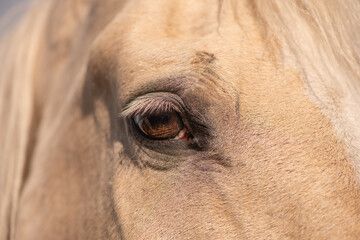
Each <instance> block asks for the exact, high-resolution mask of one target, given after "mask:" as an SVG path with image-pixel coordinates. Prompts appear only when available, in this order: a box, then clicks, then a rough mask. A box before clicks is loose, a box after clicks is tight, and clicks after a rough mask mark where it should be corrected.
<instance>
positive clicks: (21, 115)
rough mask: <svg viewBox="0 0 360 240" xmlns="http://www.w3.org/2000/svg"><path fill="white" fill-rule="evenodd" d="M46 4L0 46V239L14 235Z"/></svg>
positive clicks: (12, 32) (38, 7) (35, 11)
mask: <svg viewBox="0 0 360 240" xmlns="http://www.w3.org/2000/svg"><path fill="white" fill-rule="evenodd" d="M47 2H48V3H47ZM47 2H46V1H44V3H42V4H41V7H40V6H37V5H34V7H33V10H32V11H30V12H28V13H27V14H26V16H24V17H23V19H22V20H21V21H20V22H19V23H18V24H17V26H16V27H15V28H14V29H12V30H11V31H10V32H9V33H8V34H7V35H6V36H5V37H3V39H2V41H1V45H0V56H1V58H0V66H1V71H0V239H13V237H11V236H13V234H14V233H13V232H12V229H13V228H12V226H13V225H14V223H15V219H16V210H17V203H18V199H19V194H20V191H21V187H22V181H23V176H24V174H25V162H26V158H27V147H28V145H29V139H30V125H31V119H32V113H33V102H34V77H33V76H34V74H35V69H36V64H37V63H36V59H37V53H38V51H39V49H40V48H41V46H40V41H41V36H42V33H43V32H44V30H43V29H44V25H45V23H46V21H45V20H46V16H47V8H48V7H49V5H50V2H51V1H47Z"/></svg>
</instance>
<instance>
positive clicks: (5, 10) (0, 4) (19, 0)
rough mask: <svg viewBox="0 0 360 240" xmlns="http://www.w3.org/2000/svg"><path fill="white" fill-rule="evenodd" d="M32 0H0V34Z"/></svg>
mask: <svg viewBox="0 0 360 240" xmlns="http://www.w3.org/2000/svg"><path fill="white" fill-rule="evenodd" d="M31 1H32V0H0V36H1V34H2V33H3V32H5V31H6V29H8V28H9V26H10V25H11V24H12V23H14V22H15V21H16V19H18V18H19V17H20V16H21V15H22V13H24V12H25V11H26V9H27V6H28V4H29V3H30V2H31Z"/></svg>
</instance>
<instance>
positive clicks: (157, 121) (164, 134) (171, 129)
mask: <svg viewBox="0 0 360 240" xmlns="http://www.w3.org/2000/svg"><path fill="white" fill-rule="evenodd" d="M133 121H134V124H135V125H136V126H137V128H138V129H139V130H140V131H141V132H142V133H143V134H144V135H145V136H146V137H148V138H151V139H154V140H164V139H170V138H176V137H179V134H180V135H183V134H182V132H184V131H182V130H183V129H184V124H183V122H182V120H181V118H180V116H179V114H178V113H177V112H176V111H166V112H155V113H151V114H146V115H142V114H137V115H136V116H135V117H134V118H133Z"/></svg>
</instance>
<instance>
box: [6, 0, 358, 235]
mask: <svg viewBox="0 0 360 240" xmlns="http://www.w3.org/2000/svg"><path fill="white" fill-rule="evenodd" d="M55 3H56V1H40V3H37V4H35V5H34V6H33V8H32V10H31V11H29V12H28V13H27V14H26V16H25V17H24V18H23V19H22V20H21V21H20V22H19V24H18V25H17V26H16V28H14V29H12V30H11V32H9V33H8V34H7V35H6V36H5V37H4V38H3V39H2V41H1V45H0V56H2V58H1V59H0V65H1V66H2V70H1V71H0V116H1V117H0V239H9V237H10V239H11V238H12V236H14V235H13V234H14V232H13V231H14V226H15V222H16V214H17V209H18V200H19V196H20V195H21V189H22V186H23V183H24V181H25V180H26V171H27V165H28V162H29V161H30V159H31V155H30V154H29V145H30V144H32V142H33V141H34V140H33V138H34V134H35V133H34V132H33V129H32V124H33V121H34V116H33V113H34V101H35V100H34V99H35V90H36V88H37V87H39V86H37V85H36V84H35V78H34V76H35V73H36V69H37V60H38V53H39V51H40V49H41V47H42V46H41V44H43V42H44V41H45V40H46V37H45V29H46V27H45V26H46V24H47V22H48V20H49V18H51V16H49V9H50V8H51V6H52V5H53V4H55ZM222 4H225V3H222ZM233 4H236V1H233ZM249 6H250V7H251V8H252V9H253V12H254V14H255V16H256V17H257V18H258V19H259V21H261V22H262V23H263V29H262V30H263V33H264V37H265V38H266V39H267V40H268V41H269V43H271V44H274V45H276V46H280V47H279V49H281V50H280V51H281V54H280V55H281V56H282V59H283V62H284V64H287V65H289V66H291V67H292V68H296V69H297V70H298V71H300V72H301V73H302V74H303V75H304V77H305V80H306V81H307V86H308V88H309V91H313V92H314V93H315V94H314V95H315V96H317V97H318V98H319V99H320V100H319V101H318V102H319V104H320V105H322V106H323V107H324V108H325V109H327V110H326V111H327V113H328V114H329V115H334V114H335V113H334V112H337V111H338V110H339V109H341V108H343V107H345V106H346V104H350V105H351V103H358V105H357V106H354V105H356V104H353V105H352V106H351V109H350V108H349V110H346V109H345V110H344V111H345V113H344V114H345V115H346V116H345V117H342V118H341V119H342V120H339V121H335V124H338V125H339V126H340V125H342V124H344V122H348V119H352V122H353V124H350V125H351V126H350V125H349V129H356V127H358V126H356V125H355V124H356V122H357V123H359V122H360V116H357V115H359V114H356V113H355V112H354V111H355V110H354V109H359V108H360V14H359V13H360V1H357V0H342V1H337V0H326V1H314V0H289V1H284V0H266V1H263V0H254V1H250V0H249ZM69 11H70V9H69ZM288 56H291V57H289V58H288ZM289 59H292V60H291V61H290V60H289ZM349 99H350V100H349ZM359 112H360V111H359ZM335 115H336V114H335ZM333 117H339V116H333ZM339 132H340V135H341V136H343V137H346V136H348V134H347V132H345V130H339ZM348 138H349V139H350V140H351V139H352V141H356V144H354V145H356V146H360V143H358V142H359V139H360V134H359V135H355V136H348ZM354 139H355V140H354ZM350 140H349V141H350ZM356 146H355V147H356ZM354 158H357V159H359V161H360V158H359V156H354Z"/></svg>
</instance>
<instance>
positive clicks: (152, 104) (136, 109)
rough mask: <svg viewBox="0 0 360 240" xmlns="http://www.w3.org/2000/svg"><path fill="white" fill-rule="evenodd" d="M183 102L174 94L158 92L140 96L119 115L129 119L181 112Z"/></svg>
mask: <svg viewBox="0 0 360 240" xmlns="http://www.w3.org/2000/svg"><path fill="white" fill-rule="evenodd" d="M182 105H183V102H182V100H181V99H180V97H178V96H177V95H175V94H171V93H166V92H158V93H149V94H146V95H143V96H140V97H138V98H136V99H134V100H133V101H131V102H130V103H129V104H127V106H126V107H125V108H124V110H123V111H122V112H121V113H120V117H124V118H129V117H133V116H134V115H136V114H139V113H141V114H151V113H153V112H156V111H171V110H174V111H176V112H178V113H181V112H182Z"/></svg>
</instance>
